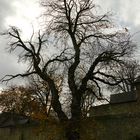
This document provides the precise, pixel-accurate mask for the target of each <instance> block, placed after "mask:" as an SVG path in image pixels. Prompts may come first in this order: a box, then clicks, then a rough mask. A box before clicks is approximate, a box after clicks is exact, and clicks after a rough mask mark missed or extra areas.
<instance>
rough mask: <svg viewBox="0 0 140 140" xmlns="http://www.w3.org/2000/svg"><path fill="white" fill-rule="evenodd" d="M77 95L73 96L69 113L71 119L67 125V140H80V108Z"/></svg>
mask: <svg viewBox="0 0 140 140" xmlns="http://www.w3.org/2000/svg"><path fill="white" fill-rule="evenodd" d="M76 95H78V96H76ZM80 102H81V101H80V96H79V94H73V99H72V104H71V113H72V117H71V119H70V120H69V122H68V124H67V128H66V129H67V130H66V137H67V140H80V132H79V131H80V121H81V108H80Z"/></svg>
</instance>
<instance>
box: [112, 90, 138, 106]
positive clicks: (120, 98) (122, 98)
mask: <svg viewBox="0 0 140 140" xmlns="http://www.w3.org/2000/svg"><path fill="white" fill-rule="evenodd" d="M136 100H137V95H136V93H135V92H128V93H119V94H111V95H110V103H111V104H115V103H127V102H133V101H136Z"/></svg>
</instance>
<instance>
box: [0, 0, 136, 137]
mask: <svg viewBox="0 0 140 140" xmlns="http://www.w3.org/2000/svg"><path fill="white" fill-rule="evenodd" d="M42 5H43V6H44V7H45V8H46V13H45V16H46V18H47V19H48V20H47V21H46V26H47V27H46V32H47V33H46V34H41V33H38V40H37V41H35V42H34V41H33V40H32V39H31V40H29V41H26V42H25V41H23V40H22V38H21V35H20V32H19V30H18V29H17V28H15V27H12V28H11V29H10V30H9V31H8V32H7V33H6V34H7V35H9V37H11V38H12V42H11V43H10V51H11V52H13V51H14V50H16V49H18V48H20V50H21V51H22V53H21V54H20V55H19V57H20V58H21V59H24V60H25V62H28V64H29V69H27V71H26V73H23V74H17V75H6V77H4V78H3V79H2V81H9V80H11V79H13V78H16V77H18V76H21V77H27V76H29V75H38V76H39V77H40V78H41V79H42V80H43V81H45V82H47V84H48V86H49V89H50V93H51V96H52V103H51V104H52V108H53V109H54V111H55V112H56V113H57V115H58V118H59V120H60V121H61V122H64V121H68V117H67V116H66V115H65V113H64V112H63V110H62V107H61V103H60V101H59V90H58V89H57V86H56V85H57V81H56V79H55V77H53V76H52V75H57V76H58V77H60V78H63V81H64V82H63V83H62V84H63V86H64V87H66V88H67V89H68V91H69V92H68V97H69V98H70V100H71V106H70V108H71V119H70V123H68V129H67V131H68V133H67V134H68V135H67V137H68V139H69V140H70V139H73V140H77V139H79V131H78V130H79V121H80V120H81V116H82V106H83V105H84V102H87V100H84V99H85V98H86V97H87V96H86V95H87V93H90V95H91V96H92V95H94V96H95V97H97V98H100V99H101V98H102V84H105V85H110V86H115V85H118V84H119V83H120V82H121V81H122V79H120V78H119V77H116V76H115V75H113V74H112V72H113V68H116V66H119V65H120V64H121V63H123V61H124V59H126V58H127V57H128V56H130V55H131V54H133V52H134V48H135V45H133V44H132V42H131V40H130V35H129V34H128V32H126V31H123V30H122V31H118V30H117V28H115V27H114V26H115V25H114V24H113V23H112V21H111V20H110V18H109V14H108V13H107V14H103V15H101V14H98V13H97V12H96V5H95V4H94V3H93V1H92V0H59V1H58V0H52V1H46V0H44V1H42ZM112 29H114V30H115V31H113V30H112ZM50 49H51V50H52V52H50V51H49V50H50ZM48 52H49V53H48ZM101 83H102V84H101ZM89 85H91V86H89ZM93 87H95V88H93ZM63 90H66V89H65V88H63ZM91 96H89V97H91ZM76 137H77V138H76Z"/></svg>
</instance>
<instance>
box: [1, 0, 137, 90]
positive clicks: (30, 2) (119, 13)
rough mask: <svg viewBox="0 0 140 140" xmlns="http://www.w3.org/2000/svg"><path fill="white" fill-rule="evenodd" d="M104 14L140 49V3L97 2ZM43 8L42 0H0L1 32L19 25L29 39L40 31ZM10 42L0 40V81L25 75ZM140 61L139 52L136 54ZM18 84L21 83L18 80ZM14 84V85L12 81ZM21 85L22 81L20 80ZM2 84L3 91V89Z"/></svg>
mask: <svg viewBox="0 0 140 140" xmlns="http://www.w3.org/2000/svg"><path fill="white" fill-rule="evenodd" d="M95 2H96V3H97V4H98V5H100V8H101V9H102V11H103V12H107V11H110V12H112V13H113V15H114V16H113V17H114V19H115V20H116V22H117V24H118V25H120V26H121V27H122V28H127V29H128V30H129V31H130V32H131V34H133V35H134V36H133V39H134V41H135V42H136V43H137V44H138V47H139V48H140V4H139V2H140V0H95ZM41 12H42V8H41V7H40V6H39V0H0V32H3V31H5V30H6V29H7V28H8V27H9V26H16V27H18V28H20V29H21V30H22V32H23V38H25V39H26V38H29V37H30V35H31V34H32V32H33V28H32V27H34V29H35V30H38V29H39V28H40V27H39V24H40V21H39V18H38V17H39V16H40V14H41ZM7 47H8V42H7V39H6V38H4V37H0V78H2V77H3V76H4V75H6V74H16V73H19V72H21V73H22V72H23V71H24V69H25V66H24V64H19V63H17V57H16V55H12V54H9V53H8V52H7V50H6V49H5V48H7ZM136 57H137V58H140V49H139V51H137V53H136ZM17 82H18V83H19V81H17ZM13 83H14V82H13ZM20 84H22V80H21V81H20ZM4 86H5V85H4V84H0V88H2V87H4Z"/></svg>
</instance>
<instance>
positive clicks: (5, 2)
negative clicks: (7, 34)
mask: <svg viewBox="0 0 140 140" xmlns="http://www.w3.org/2000/svg"><path fill="white" fill-rule="evenodd" d="M13 2H14V0H0V30H2V29H3V28H4V22H5V18H6V17H7V16H10V15H13V14H14V13H15V10H14V9H13V7H12V3H13Z"/></svg>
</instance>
